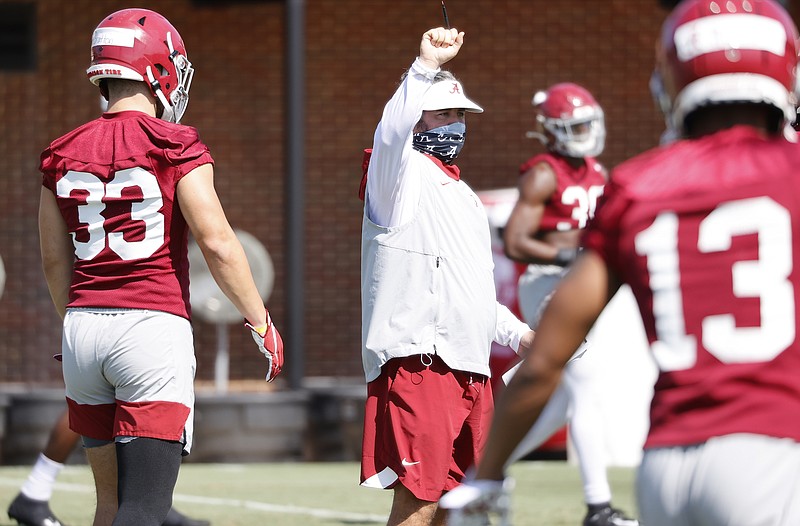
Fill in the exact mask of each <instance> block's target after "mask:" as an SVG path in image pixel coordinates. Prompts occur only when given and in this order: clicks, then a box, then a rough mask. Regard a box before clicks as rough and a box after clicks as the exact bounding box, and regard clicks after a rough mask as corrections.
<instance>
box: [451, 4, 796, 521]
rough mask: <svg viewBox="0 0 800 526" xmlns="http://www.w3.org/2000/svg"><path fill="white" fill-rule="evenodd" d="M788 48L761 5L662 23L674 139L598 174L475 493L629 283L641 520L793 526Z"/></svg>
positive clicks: (699, 9)
mask: <svg viewBox="0 0 800 526" xmlns="http://www.w3.org/2000/svg"><path fill="white" fill-rule="evenodd" d="M797 41H798V33H797V29H796V27H795V25H794V23H793V22H792V19H791V18H790V16H789V15H788V14H787V12H786V11H785V10H784V9H783V8H782V7H781V6H780V5H779V4H778V3H777V2H775V1H773V0H729V1H727V2H718V1H713V0H684V1H683V2H681V3H680V4H679V5H678V6H677V7H676V8H675V9H674V11H673V12H672V13H671V14H670V16H669V17H668V18H667V20H666V21H665V23H664V25H663V28H662V32H661V38H660V41H659V43H658V49H657V65H656V72H655V79H654V82H653V83H652V85H653V86H654V88H655V92H656V93H655V94H656V95H657V98H658V100H659V101H660V102H661V103H662V107H663V109H664V111H665V113H666V116H667V119H668V122H669V125H670V127H671V128H672V129H673V130H674V131H676V132H677V133H678V134H679V135H680V136H681V138H679V139H678V140H677V141H675V142H673V143H671V144H669V145H666V146H663V147H659V148H656V149H654V150H651V151H649V152H646V153H644V154H642V155H640V156H637V157H635V158H633V159H631V160H629V161H627V162H625V163H623V164H621V165H619V166H618V167H617V168H615V169H614V170H613V172H612V174H611V178H610V182H609V184H608V185H607V186H606V189H605V192H604V194H603V197H601V199H600V202H599V204H598V207H597V211H596V214H595V218H594V220H593V221H591V222H590V223H589V225H588V226H587V229H586V232H585V235H584V237H583V245H584V247H585V249H584V251H583V252H582V253H581V255H580V256H578V259H577V261H576V262H575V264H574V266H573V268H572V270H571V271H570V272H569V273H568V274H567V276H566V277H565V279H564V280H563V281H562V282H561V284H560V285H559V287H558V289H557V290H556V292H555V294H554V296H553V298H552V300H551V301H550V303H549V305H548V307H547V309H546V310H545V312H544V314H543V315H542V319H541V322H540V324H539V327H538V331H537V336H536V339H535V340H534V343H533V349H532V350H531V353H530V355H529V358H528V359H527V360H526V361H525V362H524V363H523V365H522V367H521V368H520V369H519V371H518V372H517V374H516V375H515V377H514V378H513V379H512V381H511V382H510V384H509V385H508V387H507V389H506V390H505V392H504V394H503V395H502V396H501V398H500V400H499V401H498V404H497V408H496V413H495V416H494V420H493V425H492V430H491V432H490V437H489V441H488V444H487V447H486V450H485V451H484V456H483V458H482V460H481V461H480V464H479V466H478V468H477V471H476V476H475V479H476V481H478V482H483V483H484V484H485V483H486V482H487V481H491V480H501V479H502V478H503V477H504V473H503V468H504V465H505V463H506V460H507V459H508V457H509V456H510V455H511V453H512V452H513V450H514V447H515V446H516V444H517V443H518V442H519V441H520V440H521V439H522V438H523V437H524V436H525V434H526V433H527V431H528V429H530V426H531V424H532V423H533V422H534V421H535V420H536V418H537V417H538V415H539V413H540V412H541V410H542V408H543V407H544V406H545V404H546V402H547V399H548V397H549V396H550V394H551V393H552V392H553V390H554V389H555V388H556V387H557V386H558V383H559V379H560V377H561V373H562V370H563V369H564V366H565V365H566V363H567V361H568V360H569V359H570V357H571V356H572V353H573V351H574V349H575V348H576V347H577V346H578V345H579V344H580V342H581V341H582V339H583V338H584V336H585V335H586V333H587V332H588V330H589V328H590V327H591V326H592V324H593V323H594V321H595V320H596V319H597V317H598V315H599V314H600V312H601V311H602V309H603V307H604V306H605V305H606V303H607V302H608V300H609V299H610V298H611V297H612V296H613V294H614V292H615V291H616V290H617V289H618V287H619V286H620V284H621V283H628V284H629V285H630V287H631V289H632V291H633V293H634V295H635V297H636V300H637V302H638V305H639V309H640V311H641V314H642V319H643V322H644V325H645V329H646V333H647V336H648V339H649V341H650V343H651V349H652V354H653V357H654V359H655V361H656V363H657V365H658V370H659V371H658V377H657V380H656V383H655V386H654V395H653V400H652V405H651V411H650V429H649V433H648V436H647V439H646V442H645V445H644V449H645V450H644V455H643V458H642V462H641V465H640V467H639V471H638V475H637V482H636V490H637V500H638V507H639V512H640V514H641V518H642V523H643V524H645V525H647V526H674V525H681V526H753V525H757V524H758V525H770V526H796V525H798V524H800V476H799V475H798V474H800V381H798V379H799V378H800V341H798V314H799V313H798V304H800V273H798V268H799V267H800V169H799V168H798V158H800V145H798V144H797V137H796V135H795V132H794V130H792V129H791V128H790V126H788V124H789V123H791V122H792V121H793V120H794V117H795V104H796V97H797V93H796V89H797V82H796V81H797V79H796V67H797V52H798V49H797ZM602 351H606V349H602ZM454 493H455V492H452V493H451V494H449V495H448V496H447V497H451V496H453V494H454ZM444 504H445V502H443V503H442V505H444Z"/></svg>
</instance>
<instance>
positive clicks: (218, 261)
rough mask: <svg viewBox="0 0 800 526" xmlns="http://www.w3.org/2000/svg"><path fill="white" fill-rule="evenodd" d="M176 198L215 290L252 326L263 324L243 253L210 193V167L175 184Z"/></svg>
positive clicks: (260, 303) (261, 307)
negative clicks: (216, 288)
mask: <svg viewBox="0 0 800 526" xmlns="http://www.w3.org/2000/svg"><path fill="white" fill-rule="evenodd" d="M177 194H178V201H179V202H180V205H181V210H182V211H183V215H184V217H185V218H186V222H187V223H188V225H189V228H190V229H191V230H192V235H193V236H194V238H195V240H196V241H197V245H198V246H199V247H200V250H201V251H202V252H203V257H204V258H205V260H206V262H207V263H208V268H209V270H210V271H211V274H212V276H213V277H214V280H215V281H216V282H217V284H218V285H219V288H220V289H221V290H222V292H224V293H225V295H226V296H227V297H228V298H229V299H230V300H231V302H232V303H233V304H234V305H235V306H236V308H237V309H238V310H239V312H241V313H242V316H243V317H244V318H245V319H247V321H248V322H250V323H251V324H252V325H255V326H258V325H263V324H264V323H266V321H267V320H266V313H265V312H264V303H263V300H262V299H261V296H260V295H259V293H258V289H257V288H256V285H255V281H254V280H253V275H252V274H251V272H250V266H249V264H248V263H247V258H246V257H245V254H244V249H243V248H242V245H241V243H239V240H238V239H237V238H236V234H235V233H234V231H233V228H231V226H230V224H229V223H228V219H227V217H225V212H224V211H223V209H222V204H221V203H220V201H219V197H218V196H217V192H216V190H215V189H214V169H213V167H212V165H211V164H204V165H202V166H198V167H197V168H195V169H194V170H192V171H191V172H189V173H188V174H186V175H185V176H184V177H183V178H182V179H181V180H180V182H179V183H178V191H177Z"/></svg>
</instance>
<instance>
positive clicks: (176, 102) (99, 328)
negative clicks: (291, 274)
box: [39, 9, 283, 526]
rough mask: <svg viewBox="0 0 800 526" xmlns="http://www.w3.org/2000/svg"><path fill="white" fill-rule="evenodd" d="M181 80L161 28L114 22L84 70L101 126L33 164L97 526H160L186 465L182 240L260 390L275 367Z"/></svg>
mask: <svg viewBox="0 0 800 526" xmlns="http://www.w3.org/2000/svg"><path fill="white" fill-rule="evenodd" d="M193 73H194V70H193V68H192V65H191V63H190V62H189V60H188V58H187V54H186V48H185V47H184V44H183V40H182V39H181V36H180V35H179V34H178V32H177V30H176V29H175V28H174V27H173V26H172V25H171V24H170V23H169V21H167V20H166V19H165V18H164V17H162V16H161V15H159V14H158V13H155V12H153V11H149V10H146V9H124V10H122V11H118V12H115V13H112V14H111V15H109V16H107V17H106V18H104V19H103V21H102V22H101V23H100V24H99V25H98V27H97V29H96V30H95V31H94V34H93V36H92V61H91V65H90V67H89V69H88V70H87V74H88V76H89V79H90V80H91V81H92V83H94V84H95V85H97V86H98V87H99V88H100V92H101V94H102V96H103V97H104V98H106V99H107V100H108V111H107V112H106V113H104V114H103V115H102V116H101V117H100V118H99V119H96V120H93V121H91V122H89V123H87V124H85V125H83V126H81V127H79V128H77V129H76V130H74V131H72V132H70V133H68V134H66V135H64V136H63V137H61V138H59V139H57V140H55V141H54V142H53V143H51V144H50V146H49V147H48V148H47V149H46V150H45V151H44V153H43V154H42V159H41V167H40V169H41V172H42V174H43V188H42V191H41V201H40V209H39V230H40V237H41V252H42V262H43V267H44V271H45V277H46V279H47V284H48V288H49V290H50V294H51V296H52V298H53V302H54V304H55V306H56V309H57V311H58V313H59V314H60V315H61V316H62V318H64V334H63V339H62V352H63V373H64V380H65V383H66V395H67V404H68V407H69V421H70V428H71V429H72V430H73V431H75V432H77V433H78V434H80V435H81V436H82V437H83V443H84V446H85V448H86V452H87V457H88V459H89V463H90V465H91V468H92V471H93V473H94V478H95V484H96V489H97V509H96V513H95V521H94V524H95V526H100V525H107V524H111V523H112V521H113V524H114V525H115V526H117V525H120V526H121V525H137V526H142V525H152V526H159V525H161V524H162V522H163V520H164V518H165V517H166V515H167V512H168V511H169V509H170V505H171V498H172V491H173V488H174V485H175V481H176V479H177V476H178V469H179V466H180V462H181V455H182V454H184V455H185V454H188V453H189V450H190V449H191V445H192V413H193V406H194V393H193V389H192V382H193V379H194V372H195V357H194V349H193V341H192V329H191V325H190V321H189V320H190V307H189V264H188V257H187V240H188V235H189V232H190V231H191V233H192V234H193V235H194V237H195V239H196V240H197V243H198V245H199V246H200V248H201V249H202V252H203V255H204V256H205V258H206V261H207V262H208V265H209V268H210V269H211V272H212V274H213V275H214V277H215V279H216V281H217V283H218V284H219V286H220V288H221V289H222V290H223V291H224V292H225V294H226V295H227V296H228V297H229V298H230V299H231V301H232V302H233V303H234V305H236V307H237V308H238V309H239V311H240V312H241V313H242V316H243V317H244V318H245V319H246V321H247V324H248V326H250V327H251V330H252V332H253V335H254V338H255V340H256V343H257V344H258V348H259V350H261V351H262V352H264V353H265V355H266V357H267V359H268V366H267V369H268V374H267V379H268V380H271V379H272V378H273V377H274V376H275V375H276V374H277V373H278V372H279V371H280V367H281V364H282V361H283V344H282V342H281V339H280V335H279V334H278V333H277V330H276V329H275V327H274V326H273V325H272V323H271V320H270V317H269V314H268V313H267V312H266V309H265V308H264V305H263V302H262V299H261V297H260V296H259V293H258V290H257V289H256V286H255V284H254V282H253V277H252V275H251V273H250V269H249V267H248V264H247V259H246V258H245V255H244V251H243V250H242V247H241V245H240V244H239V242H238V240H237V239H236V236H235V235H234V233H233V230H232V228H231V227H230V225H229V224H228V222H227V220H226V218H225V214H224V212H223V210H222V207H221V205H220V202H219V199H218V197H217V194H216V192H215V190H214V186H213V159H212V158H211V155H210V153H209V151H208V148H207V147H206V146H205V144H203V143H202V142H201V141H200V139H199V137H198V134H197V131H196V130H195V129H193V128H190V127H188V126H184V125H181V124H178V122H179V121H180V119H181V117H182V115H183V113H184V111H185V109H186V105H187V103H188V96H189V88H190V86H191V81H192V76H193Z"/></svg>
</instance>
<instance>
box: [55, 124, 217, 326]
mask: <svg viewBox="0 0 800 526" xmlns="http://www.w3.org/2000/svg"><path fill="white" fill-rule="evenodd" d="M206 163H213V159H212V158H211V154H210V153H209V151H208V148H207V147H206V146H205V145H204V144H203V143H202V142H200V139H199V137H198V135H197V131H196V130H195V129H194V128H191V127H188V126H182V125H179V124H172V123H168V122H165V121H162V120H159V119H156V118H153V117H150V116H148V115H145V114H144V113H141V112H136V111H127V112H120V113H106V114H104V115H103V116H102V117H101V118H99V119H96V120H94V121H91V122H89V123H87V124H85V125H83V126H81V127H80V128H77V129H76V130H74V131H72V132H70V133H68V134H66V135H64V136H63V137H61V138H59V139H57V140H56V141H54V142H53V143H52V144H51V145H50V147H49V148H47V149H46V150H45V151H44V152H43V153H42V159H41V165H40V170H41V172H42V175H43V182H42V184H43V185H44V186H45V187H46V188H48V189H49V190H51V191H52V192H53V193H54V194H55V195H56V199H57V202H58V206H59V208H60V210H61V215H62V216H63V217H64V220H65V221H66V224H67V230H68V231H69V233H70V235H71V236H72V241H73V245H74V247H75V258H76V259H75V265H74V272H73V276H72V284H71V286H70V292H69V302H68V306H69V307H117V308H133V309H153V310H159V311H164V312H169V313H172V314H176V315H178V316H182V317H184V318H189V315H190V307H189V262H188V257H187V240H188V227H187V225H186V221H185V219H184V218H183V215H182V214H181V211H180V207H179V205H178V203H177V201H176V195H175V192H176V188H177V185H178V181H180V179H181V178H182V177H183V176H184V175H186V174H187V173H189V172H190V171H191V170H193V169H194V168H197V167H198V166H200V165H203V164H206Z"/></svg>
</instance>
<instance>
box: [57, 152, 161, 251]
mask: <svg viewBox="0 0 800 526" xmlns="http://www.w3.org/2000/svg"><path fill="white" fill-rule="evenodd" d="M126 188H138V189H140V190H141V193H142V199H141V200H138V201H133V202H131V205H130V206H131V209H130V214H131V219H132V220H134V221H142V222H143V223H144V226H145V228H144V237H143V239H141V240H139V241H127V240H125V238H124V237H123V233H122V232H106V230H105V226H104V225H105V219H106V218H105V217H103V215H102V212H103V210H105V208H106V205H105V203H104V202H103V199H104V198H110V199H113V198H121V197H122V192H123V190H125V189H126ZM76 190H78V191H82V192H85V195H86V201H85V202H84V203H83V204H80V205H78V221H79V222H80V223H81V224H84V225H86V230H87V232H88V234H89V239H88V240H86V241H78V239H77V238H76V235H75V233H73V234H72V243H73V245H75V255H76V256H77V257H78V258H80V259H83V260H89V259H92V258H94V257H96V256H97V255H98V254H99V253H100V252H101V251H102V250H103V249H104V248H105V247H106V244H107V245H108V248H109V249H111V250H112V251H113V252H114V253H115V254H117V255H118V256H119V257H120V258H122V259H123V260H125V261H131V260H134V259H142V258H147V257H150V256H152V255H153V253H155V251H156V250H158V248H159V247H161V245H163V244H164V215H163V214H162V213H161V212H160V210H161V207H162V205H163V199H162V197H161V188H160V187H159V186H158V180H157V179H156V176H155V175H153V174H151V173H150V172H148V171H146V170H143V169H142V168H129V169H127V170H120V171H118V172H116V173H115V174H114V178H113V179H111V180H110V181H108V182H106V183H103V181H101V180H100V178H98V177H97V176H96V175H94V174H91V173H88V172H76V171H73V170H70V171H68V172H67V173H66V174H64V177H62V178H61V179H59V180H58V182H57V183H56V193H57V194H58V196H59V197H62V198H69V197H73V196H72V195H71V194H72V192H74V191H76Z"/></svg>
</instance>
